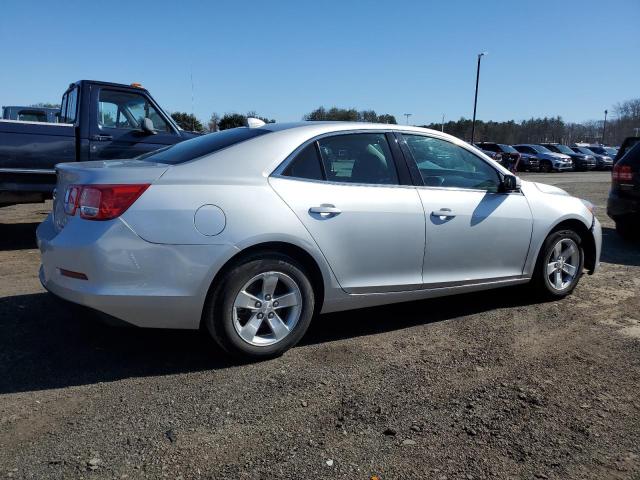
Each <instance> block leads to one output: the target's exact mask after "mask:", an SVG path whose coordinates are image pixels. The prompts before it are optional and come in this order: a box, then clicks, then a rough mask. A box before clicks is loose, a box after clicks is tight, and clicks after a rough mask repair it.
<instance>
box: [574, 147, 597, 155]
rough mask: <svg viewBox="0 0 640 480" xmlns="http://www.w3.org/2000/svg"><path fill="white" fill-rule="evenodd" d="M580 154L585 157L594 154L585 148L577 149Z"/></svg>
mask: <svg viewBox="0 0 640 480" xmlns="http://www.w3.org/2000/svg"><path fill="white" fill-rule="evenodd" d="M577 148H578V151H579V152H580V153H586V154H587V155H593V154H594V153H593V152H592V151H591V150H589V149H588V148H587V147H577Z"/></svg>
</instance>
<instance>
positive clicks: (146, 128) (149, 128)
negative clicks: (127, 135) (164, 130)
mask: <svg viewBox="0 0 640 480" xmlns="http://www.w3.org/2000/svg"><path fill="white" fill-rule="evenodd" d="M141 128H142V131H143V132H144V133H146V134H147V135H155V134H156V133H158V132H156V129H155V128H153V122H152V121H151V119H150V118H149V117H144V118H143V119H142V125H141Z"/></svg>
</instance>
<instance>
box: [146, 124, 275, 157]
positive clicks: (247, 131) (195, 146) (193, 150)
mask: <svg viewBox="0 0 640 480" xmlns="http://www.w3.org/2000/svg"><path fill="white" fill-rule="evenodd" d="M269 132H270V131H269V130H263V129H260V128H247V127H239V128H232V129H229V130H223V131H222V132H215V133H209V134H207V135H202V136H201V137H196V138H192V139H191V140H185V141H184V142H181V143H176V144H175V145H171V146H169V147H165V148H162V149H160V150H156V151H154V152H149V153H145V154H144V155H141V156H139V157H137V158H138V160H147V161H150V162H158V163H167V164H169V165H176V164H178V163H184V162H188V161H189V160H193V159H196V158H199V157H203V156H205V155H209V154H210V153H213V152H217V151H218V150H222V149H223V148H227V147H230V146H232V145H236V144H238V143H241V142H244V141H246V140H250V139H252V138H255V137H259V136H260V135H264V134H265V133H269Z"/></svg>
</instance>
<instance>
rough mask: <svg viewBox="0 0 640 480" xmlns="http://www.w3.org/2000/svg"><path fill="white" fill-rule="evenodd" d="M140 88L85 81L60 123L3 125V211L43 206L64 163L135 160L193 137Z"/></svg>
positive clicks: (70, 92) (68, 100)
mask: <svg viewBox="0 0 640 480" xmlns="http://www.w3.org/2000/svg"><path fill="white" fill-rule="evenodd" d="M197 135H198V134H196V133H192V132H186V131H184V130H182V129H180V128H179V127H178V125H176V123H175V122H174V121H173V119H172V118H171V117H170V116H169V115H167V114H166V113H165V112H164V111H163V110H162V109H161V108H160V106H159V105H158V104H157V103H156V102H155V101H154V100H153V98H152V97H151V95H150V94H149V92H148V91H147V90H145V89H144V88H142V87H141V86H140V85H138V84H132V85H122V84H117V83H108V82H97V81H93V80H80V81H78V82H75V83H72V84H71V85H69V88H68V89H67V91H66V92H64V95H63V96H62V102H61V107H60V112H59V114H58V123H41V122H26V121H16V120H0V206H5V205H12V204H16V203H31V202H42V201H44V200H46V199H47V198H51V196H52V193H53V189H54V187H55V183H56V175H55V169H54V166H55V165H56V164H57V163H61V162H76V161H87V160H111V159H118V158H133V157H136V156H138V155H141V154H143V153H145V152H149V151H152V150H156V149H158V148H162V147H164V146H167V145H173V144H174V143H178V142H181V141H183V140H187V139H189V138H193V137H195V136H197Z"/></svg>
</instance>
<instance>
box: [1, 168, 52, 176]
mask: <svg viewBox="0 0 640 480" xmlns="http://www.w3.org/2000/svg"><path fill="white" fill-rule="evenodd" d="M0 173H27V174H28V173H44V174H47V175H55V173H56V171H55V170H50V169H46V168H0Z"/></svg>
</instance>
